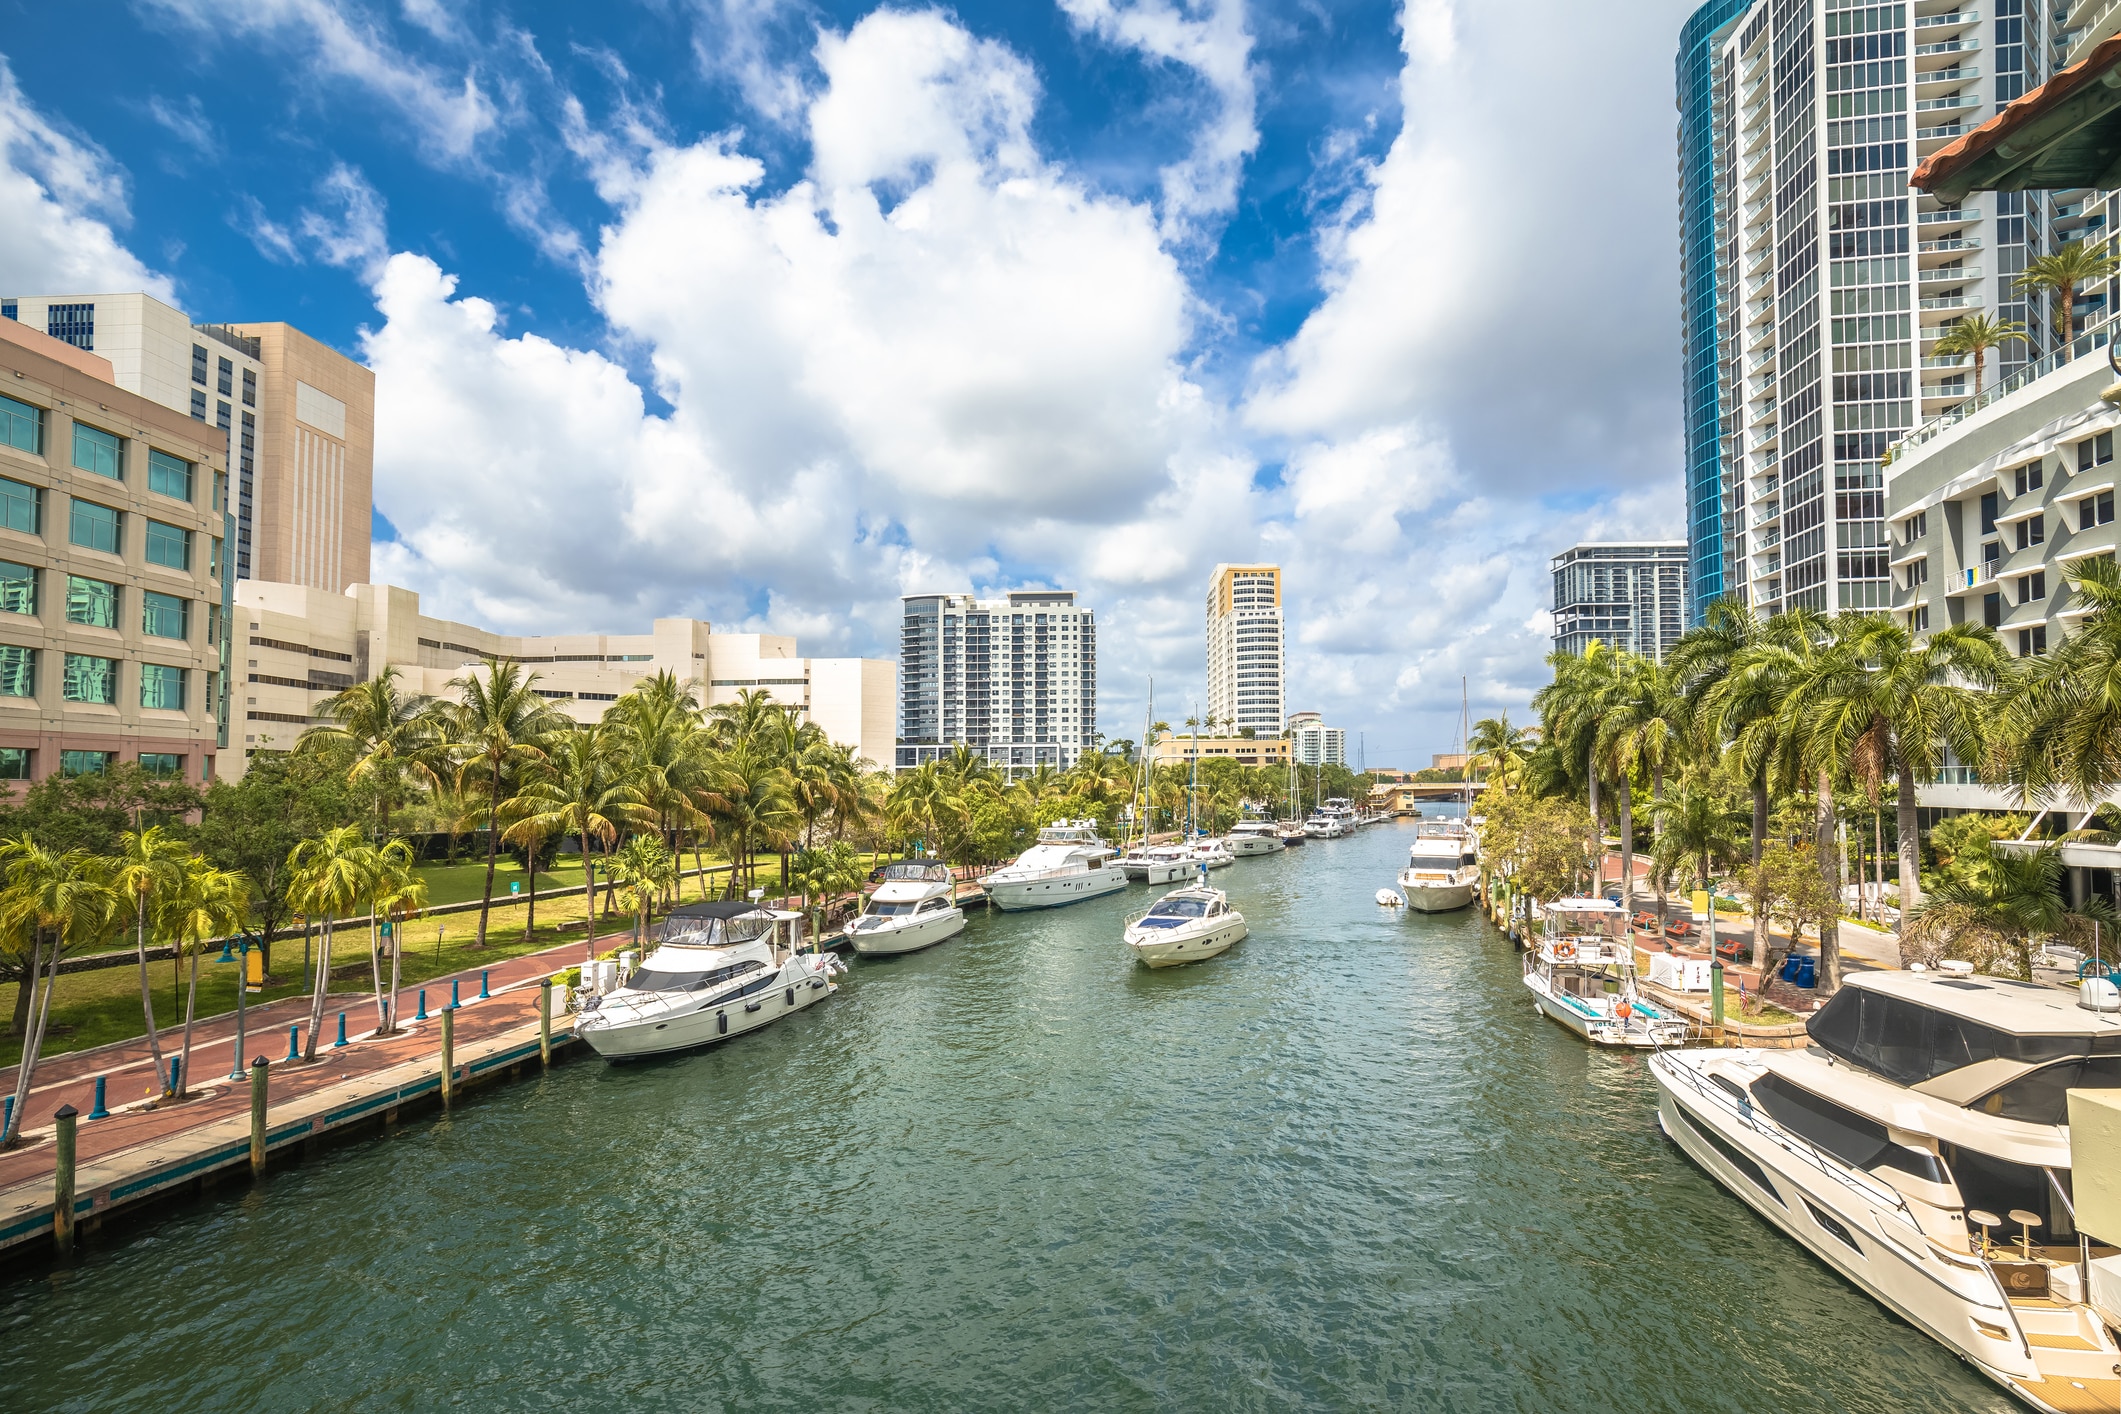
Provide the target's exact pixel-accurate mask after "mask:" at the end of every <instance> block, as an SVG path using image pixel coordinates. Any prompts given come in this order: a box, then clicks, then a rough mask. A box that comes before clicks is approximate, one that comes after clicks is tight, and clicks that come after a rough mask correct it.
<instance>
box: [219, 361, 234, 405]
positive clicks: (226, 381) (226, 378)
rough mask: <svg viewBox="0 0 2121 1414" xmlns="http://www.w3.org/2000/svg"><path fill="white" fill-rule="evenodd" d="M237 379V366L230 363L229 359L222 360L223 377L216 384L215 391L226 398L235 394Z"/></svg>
mask: <svg viewBox="0 0 2121 1414" xmlns="http://www.w3.org/2000/svg"><path fill="white" fill-rule="evenodd" d="M235 377H236V365H235V364H234V363H232V362H230V361H229V360H228V359H225V358H224V359H222V360H221V377H220V378H219V380H218V381H216V382H215V384H214V391H215V392H217V393H219V394H220V395H221V396H222V397H224V398H225V397H227V396H228V395H229V394H230V393H233V392H235V391H236V389H235Z"/></svg>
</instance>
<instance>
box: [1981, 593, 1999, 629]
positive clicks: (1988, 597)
mask: <svg viewBox="0 0 2121 1414" xmlns="http://www.w3.org/2000/svg"><path fill="white" fill-rule="evenodd" d="M1981 622H1983V623H1985V624H1987V625H1988V626H1989V627H1990V628H1995V627H1996V626H1997V625H1999V624H2001V623H2002V622H2003V596H2002V595H2001V594H1997V593H1993V592H1991V593H1988V594H1984V595H1982V596H1981Z"/></svg>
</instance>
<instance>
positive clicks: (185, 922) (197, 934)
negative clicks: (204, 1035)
mask: <svg viewBox="0 0 2121 1414" xmlns="http://www.w3.org/2000/svg"><path fill="white" fill-rule="evenodd" d="M249 893H250V881H249V880H247V879H245V878H244V877H243V876H242V875H241V874H238V873H236V872H234V871H233V870H229V869H217V868H215V867H214V866H213V865H212V864H211V863H209V862H208V861H207V859H206V857H205V856H204V855H198V854H187V855H186V856H185V858H184V860H183V863H182V867H181V876H180V878H179V880H178V882H177V885H176V887H175V888H174V889H173V890H171V891H169V892H167V893H165V894H163V895H162V896H161V897H160V898H158V900H157V904H156V915H157V918H158V920H159V925H160V928H161V931H162V933H163V935H164V936H166V937H169V938H172V939H174V940H175V942H176V945H177V952H178V954H179V955H180V956H183V957H188V958H190V959H191V986H190V987H189V988H188V989H187V990H186V992H185V994H184V1039H183V1042H182V1043H181V1044H180V1045H179V1047H178V1050H177V1098H178V1099H180V1100H181V1099H184V1098H185V1097H186V1096H188V1095H189V1094H190V1093H191V1080H192V1075H191V1037H192V1022H193V1019H194V1018H195V1017H196V1016H197V1014H198V1010H199V954H200V953H201V952H202V951H204V950H205V947H206V943H207V940H208V939H210V938H225V937H227V936H228V935H229V934H230V933H233V932H235V931H236V930H237V929H238V928H241V927H242V926H243V919H244V915H245V914H246V913H247V912H248V911H249V907H250V899H249Z"/></svg>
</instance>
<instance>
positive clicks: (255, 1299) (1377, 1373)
mask: <svg viewBox="0 0 2121 1414" xmlns="http://www.w3.org/2000/svg"><path fill="white" fill-rule="evenodd" d="M1410 834H1411V830H1410V829H1409V828H1408V827H1407V826H1404V825H1400V826H1385V827H1379V828H1376V829H1372V830H1368V831H1365V832H1364V833H1362V834H1360V835H1357V836H1354V837H1352V838H1349V839H1344V840H1321V841H1314V842H1312V843H1310V844H1308V845H1306V846H1304V847H1302V848H1301V849H1297V850H1291V851H1288V852H1286V853H1284V854H1278V855H1271V856H1267V857H1264V858H1260V859H1253V860H1244V861H1240V862H1239V863H1237V864H1236V865H1234V866H1232V867H1231V868H1228V869H1223V870H1219V871H1217V872H1216V874H1215V875H1214V880H1213V882H1214V883H1215V884H1217V885H1218V886H1220V887H1224V888H1227V889H1228V890H1229V891H1230V892H1231V895H1232V897H1233V899H1234V900H1235V902H1236V903H1237V905H1238V907H1240V908H1241V909H1243V910H1244V912H1245V914H1246V917H1247V919H1248V921H1249V923H1250V925H1251V936H1250V938H1248V939H1247V940H1246V941H1245V942H1243V943H1241V944H1239V945H1238V946H1237V947H1235V948H1233V949H1232V950H1231V951H1230V952H1228V953H1226V954H1225V955H1224V956H1222V957H1221V958H1219V959H1217V960H1214V961H1211V962H1207V963H1203V964H1198V965H1195V966H1192V967H1185V968H1173V969H1168V970H1162V971H1154V972H1152V971H1150V970H1148V969H1146V968H1142V967H1139V966H1137V965H1136V964H1135V963H1134V961H1133V960H1132V958H1131V957H1130V956H1129V955H1128V951H1127V949H1126V948H1125V946H1124V945H1123V944H1122V943H1121V942H1120V938H1119V934H1120V919H1121V918H1122V917H1123V916H1124V915H1125V914H1126V913H1127V912H1129V911H1131V910H1132V909H1135V908H1139V907H1141V906H1142V904H1143V903H1144V902H1145V901H1146V899H1147V897H1148V896H1149V892H1148V891H1147V890H1144V889H1142V888H1140V887H1135V888H1131V889H1129V890H1128V891H1127V892H1126V893H1124V894H1118V895H1112V896H1109V897H1107V898H1103V899H1098V900H1094V901H1091V902H1088V903H1084V904H1079V905H1076V906H1074V907H1071V908H1066V909H1061V910H1057V911H1054V912H1049V913H1034V914H1005V915H995V916H992V917H984V916H977V915H975V917H974V919H973V921H972V923H971V925H970V926H969V927H968V928H967V929H966V931H965V932H964V934H963V935H961V936H960V937H959V938H958V939H957V940H955V941H952V942H949V943H945V944H943V945H942V946H940V947H938V948H935V949H932V950H930V951H928V952H925V953H920V954H917V955H914V956H911V957H907V958H902V959H898V960H894V961H891V962H888V963H868V962H858V963H856V964H855V968H854V972H853V975H852V977H851V979H850V981H849V983H848V985H847V986H846V988H845V989H844V991H843V992H842V993H841V994H840V995H839V996H838V997H836V998H834V999H833V1000H832V1001H831V1002H830V1003H829V1004H827V1005H825V1006H821V1007H817V1008H813V1009H810V1010H807V1011H805V1012H803V1013H801V1014H799V1015H798V1016H796V1017H793V1018H791V1019H790V1020H788V1021H786V1022H783V1023H781V1024H779V1025H776V1026H774V1027H772V1028H770V1029H768V1030H767V1031H765V1032H763V1033H760V1034H759V1035H757V1036H754V1037H749V1038H745V1039H744V1040H741V1041H739V1042H736V1043H733V1044H731V1045H729V1046H726V1047H723V1048H721V1049H718V1050H712V1051H708V1052H703V1053H698V1054H694V1055H688V1056H682V1057H676V1058H670V1059H665V1060H661V1061H655V1062H649V1063H645V1064H640V1065H634V1066H627V1067H612V1066H607V1065H604V1064H603V1063H601V1062H596V1061H593V1060H591V1061H581V1062H577V1063H573V1064H569V1065H566V1066H563V1067H561V1068H560V1069H558V1070H557V1071H555V1072H553V1073H552V1074H551V1075H549V1076H546V1077H543V1078H540V1079H538V1080H536V1081H533V1082H530V1083H526V1084H522V1085H518V1086H515V1087H512V1088H506V1089H501V1090H496V1091H489V1092H485V1093H483V1094H482V1095H480V1096H478V1097H477V1098H475V1099H474V1100H473V1102H472V1103H470V1104H468V1105H466V1106H464V1107H463V1108H461V1109H460V1110H459V1111H458V1112H457V1113H456V1114H455V1115H453V1116H451V1117H449V1118H446V1119H445V1118H439V1117H435V1118H430V1119H426V1120H422V1121H420V1122H418V1123H415V1124H411V1125H408V1126H405V1127H404V1128H402V1129H401V1130H399V1131H397V1132H396V1133H394V1134H393V1135H391V1136H390V1137H388V1138H387V1139H383V1140H380V1141H377V1142H373V1143H364V1144H359V1145H354V1146H349V1147H346V1148H343V1149H340V1150H337V1151H335V1152H333V1153H331V1154H329V1155H327V1156H324V1157H321V1158H319V1159H318V1160H316V1161H314V1162H312V1163H310V1164H307V1165H305V1166H302V1167H299V1168H295V1169H290V1170H287V1171H285V1172H281V1173H276V1174H274V1175H272V1176H271V1178H270V1179H269V1180H268V1182H267V1183H266V1184H265V1185H264V1186H263V1187H262V1188H260V1189H259V1190H257V1191H256V1192H255V1193H252V1194H248V1195H245V1196H242V1197H233V1196H229V1195H225V1194H224V1195H222V1196H219V1197H215V1198H211V1199H208V1200H206V1201H203V1202H201V1203H199V1204H197V1205H195V1206H192V1207H189V1208H186V1209H183V1210H181V1211H179V1212H176V1213H173V1214H171V1215H169V1216H167V1217H164V1218H161V1219H158V1220H155V1221H152V1222H150V1223H146V1224H143V1225H137V1226H132V1227H128V1228H124V1229H121V1230H119V1231H118V1232H116V1233H114V1234H112V1235H110V1236H108V1237H106V1238H104V1239H103V1240H102V1242H101V1244H100V1245H97V1246H94V1247H92V1248H91V1249H90V1250H89V1251H88V1252H86V1253H85V1254H84V1255H82V1256H81V1257H80V1258H79V1259H78V1260H77V1261H76V1262H74V1263H73V1264H72V1265H71V1266H69V1267H67V1268H64V1269H61V1270H58V1271H53V1272H49V1273H45V1274H42V1275H40V1276H38V1277H36V1278H34V1279H30V1278H20V1279H16V1280H13V1281H11V1282H7V1283H4V1284H0V1323H4V1330H5V1334H6V1337H7V1338H6V1339H5V1340H4V1341H0V1407H5V1408H7V1409H9V1410H11V1411H12V1410H29V1409H46V1408H79V1409H88V1408H91V1407H93V1408H96V1409H109V1408H139V1409H147V1408H166V1407H172V1406H175V1405H177V1404H179V1403H182V1404H184V1405H187V1406H189V1407H193V1408H201V1409H231V1410H233V1409H251V1408H297V1407H309V1406H312V1405H317V1404H322V1405H348V1404H355V1403H358V1404H362V1405H364V1406H382V1407H400V1408H426V1407H429V1406H432V1405H434V1404H437V1403H441V1402H443V1401H445V1400H463V1401H465V1402H472V1401H476V1402H478V1403H481V1404H486V1405H494V1406H499V1407H505V1408H515V1407H523V1406H533V1405H559V1404H576V1403H594V1404H595V1405H597V1406H600V1407H622V1408H635V1407H639V1408H670V1409H696V1408H701V1407H707V1406H713V1405H717V1404H726V1405H739V1406H742V1407H745V1408H786V1409H816V1408H841V1407H855V1406H862V1407H888V1408H892V1409H952V1410H955V1409H965V1408H1051V1407H1056V1406H1060V1405H1075V1406H1093V1405H1094V1406H1099V1407H1114V1406H1123V1407H1150V1406H1161V1405H1170V1406H1178V1407H1201V1406H1209V1405H1213V1406H1218V1407H1234V1408H1240V1409H1269V1408H1273V1409H1279V1408H1284V1407H1287V1406H1290V1405H1308V1406H1318V1407H1334V1408H1339V1407H1347V1406H1390V1407H1398V1408H1418V1409H1468V1410H1475V1409H1479V1410H1486V1409H1503V1410H1515V1409H1524V1410H1535V1409H1536V1410H1541V1411H1546V1410H1553V1409H1569V1410H1604V1409H1616V1410H1617V1409H1630V1410H1634V1409H1642V1410H1697V1409H1715V1410H1746V1411H1750V1410H1758V1411H1770V1410H1773V1411H1780V1410H1784V1409H1787V1408H1791V1407H1797V1408H1806V1409H1811V1408H1818V1409H1833V1410H1865V1411H1899V1410H1904V1409H1907V1408H1910V1407H1914V1406H1917V1405H1920V1406H1923V1407H1949V1408H1979V1409H1995V1410H2003V1409H2008V1408H2011V1407H2012V1406H2011V1405H2010V1403H2009V1402H2008V1401H2007V1400H2005V1399H2003V1398H2002V1397H2001V1396H2000V1394H1997V1393H1994V1392H1992V1391H1991V1390H1990V1388H1989V1387H1988V1386H1987V1384H1986V1383H1985V1382H1983V1381H1981V1380H1979V1379H1978V1378H1977V1377H1975V1376H1974V1375H1972V1374H1971V1373H1970V1372H1968V1371H1967V1370H1966V1369H1965V1368H1964V1367H1962V1366H1961V1365H1959V1364H1958V1363H1957V1362H1956V1361H1955V1360H1953V1359H1952V1358H1951V1357H1950V1356H1948V1355H1947V1354H1945V1352H1944V1351H1943V1350H1942V1349H1941V1348H1939V1347H1937V1346H1935V1345H1934V1344H1932V1343H1931V1342H1929V1341H1928V1340H1926V1339H1925V1338H1923V1337H1921V1336H1919V1335H1918V1334H1916V1333H1915V1332H1914V1331H1913V1330H1911V1329H1910V1328H1908V1327H1906V1326H1904V1325H1902V1324H1900V1323H1899V1322H1897V1321H1895V1320H1894V1319H1893V1318H1891V1317H1889V1316H1887V1315H1886V1314H1885V1313H1884V1312H1883V1311H1882V1310H1880V1309H1879V1308H1878V1307H1877V1306H1875V1305H1874V1304H1873V1303H1872V1302H1870V1301H1869V1300H1868V1299H1867V1298H1865V1297H1863V1296H1862V1295H1860V1294H1859V1293H1857V1292H1855V1291H1853V1290H1852V1289H1850V1288H1848V1287H1847V1286H1845V1285H1843V1284H1841V1283H1840V1282H1839V1281H1838V1280H1837V1279H1836V1278H1834V1277H1833V1276H1832V1275H1831V1274H1830V1273H1828V1272H1827V1271H1825V1269H1823V1268H1821V1267H1819V1266H1818V1265H1816V1264H1815V1263H1814V1262H1813V1261H1812V1260H1811V1259H1810V1258H1809V1257H1807V1256H1806V1255H1804V1254H1803V1253H1802V1252H1801V1251H1800V1250H1799V1249H1797V1248H1796V1247H1795V1246H1793V1245H1792V1244H1790V1243H1788V1242H1787V1241H1786V1240H1784V1239H1782V1238H1780V1237H1779V1236H1777V1235H1776V1234H1775V1233H1773V1232H1772V1231H1771V1230H1769V1229H1768V1228H1766V1227H1765V1226H1764V1225H1762V1224H1761V1223H1759V1222H1758V1221H1757V1220H1755V1219H1754V1218H1753V1217H1752V1216H1751V1215H1750V1213H1749V1212H1748V1211H1747V1210H1746V1209H1744V1208H1743V1207H1742V1206H1741V1205H1740V1204H1739V1203H1738V1202H1737V1201H1736V1200H1735V1199H1733V1198H1730V1197H1728V1196H1727V1195H1725V1194H1724V1193H1723V1192H1722V1190H1720V1189H1719V1188H1717V1187H1715V1186H1714V1185H1713V1184H1712V1183H1711V1182H1709V1181H1708V1180H1707V1179H1706V1178H1705V1177H1703V1176H1702V1175H1701V1174H1700V1173H1699V1172H1698V1171H1696V1170H1695V1169H1694V1168H1693V1167H1692V1166H1691V1165H1689V1164H1688V1162H1687V1161H1686V1160H1685V1158H1684V1157H1683V1156H1682V1155H1680V1154H1679V1153H1678V1151H1677V1150H1675V1149H1674V1148H1673V1147H1672V1146H1671V1145H1670V1144H1669V1143H1667V1142H1666V1141H1665V1140H1664V1139H1663V1138H1662V1136H1661V1135H1660V1134H1659V1133H1658V1131H1657V1127H1656V1119H1655V1114H1654V1106H1653V1103H1652V1098H1651V1087H1650V1083H1649V1080H1648V1077H1647V1075H1646V1074H1645V1072H1644V1069H1643V1065H1642V1062H1641V1059H1640V1058H1639V1057H1636V1056H1616V1055H1607V1054H1602V1053H1594V1052H1592V1051H1589V1050H1587V1049H1585V1048H1584V1047H1583V1046H1582V1045H1580V1044H1579V1043H1577V1042H1576V1041H1575V1040H1574V1039H1573V1038H1572V1037H1570V1036H1569V1035H1567V1034H1566V1033H1565V1032H1563V1031H1562V1030H1561V1028H1559V1027H1557V1026H1555V1025H1553V1024H1552V1023H1550V1022H1547V1021H1544V1020H1543V1019H1541V1018H1539V1017H1538V1016H1537V1015H1535V1014H1534V1012H1533V1010H1532V1007H1531V1004H1530V1002H1529V1001H1528V1000H1527V999H1526V998H1525V996H1524V995H1523V988H1522V986H1521V985H1520V983H1519V981H1518V976H1519V969H1518V964H1517V960H1516V957H1515V955H1514V954H1513V953H1512V951H1511V949H1510V947H1509V945H1508V944H1507V942H1505V941H1504V940H1503V939H1502V938H1501V937H1500V936H1499V935H1498V934H1496V933H1495V932H1494V931H1493V930H1491V929H1489V928H1487V927H1486V926H1485V925H1484V924H1483V923H1482V922H1481V921H1480V920H1479V918H1478V917H1477V916H1476V915H1475V914H1473V913H1472V912H1470V911H1469V912H1466V913H1461V914H1456V915H1449V916H1444V917H1424V916H1420V915H1414V916H1408V915H1406V914H1405V913H1404V912H1403V911H1388V910H1384V909H1380V908H1378V907H1377V906H1376V904H1375V903H1374V902H1373V901H1372V895H1373V894H1374V892H1375V890H1376V889H1377V887H1378V886H1379V885H1380V884H1381V883H1384V882H1389V880H1390V877H1391V875H1392V873H1393V872H1394V871H1395V870H1396V869H1397V867H1398V865H1399V864H1400V862H1401V860H1402V859H1403V857H1404V853H1405V847H1406V840H1407V838H1408V837H1409V836H1410Z"/></svg>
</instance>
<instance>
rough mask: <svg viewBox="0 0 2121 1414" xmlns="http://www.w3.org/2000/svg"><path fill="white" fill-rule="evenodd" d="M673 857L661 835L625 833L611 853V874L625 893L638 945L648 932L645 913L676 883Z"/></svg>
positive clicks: (634, 936)
mask: <svg viewBox="0 0 2121 1414" xmlns="http://www.w3.org/2000/svg"><path fill="white" fill-rule="evenodd" d="M677 872H678V862H677V857H676V856H675V855H673V854H672V853H671V852H670V847H669V846H668V845H666V844H664V843H663V839H662V836H660V835H652V834H638V835H632V836H629V837H628V838H627V840H626V842H625V843H624V844H623V845H621V846H619V848H618V850H617V852H616V853H614V854H613V855H612V856H611V877H612V879H613V880H614V881H616V882H617V884H618V886H619V888H620V889H621V890H622V891H623V892H624V893H625V895H626V902H627V905H628V906H629V907H630V908H631V910H632V912H633V941H634V945H635V946H636V947H638V946H639V945H640V943H641V941H642V940H643V939H644V938H646V937H647V935H648V915H649V913H650V911H651V910H653V909H654V907H655V904H656V900H657V899H658V898H661V897H662V896H663V895H664V893H665V891H666V890H668V889H669V888H670V887H671V886H672V885H673V884H675V883H676V882H677Z"/></svg>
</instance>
